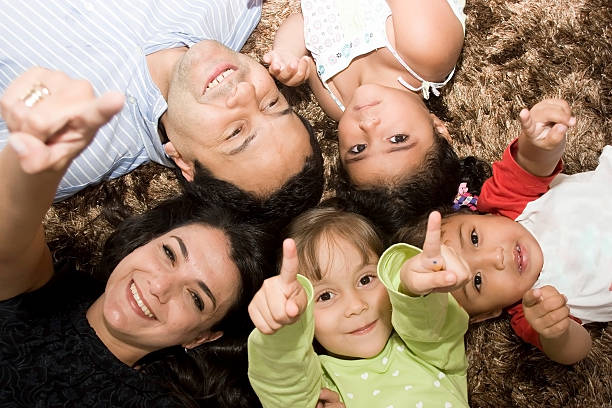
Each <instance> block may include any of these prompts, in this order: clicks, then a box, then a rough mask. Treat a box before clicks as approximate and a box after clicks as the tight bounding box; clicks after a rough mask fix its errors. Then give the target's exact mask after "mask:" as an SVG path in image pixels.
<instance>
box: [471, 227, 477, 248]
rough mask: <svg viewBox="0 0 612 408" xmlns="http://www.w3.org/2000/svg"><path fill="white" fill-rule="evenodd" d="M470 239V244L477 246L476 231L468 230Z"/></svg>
mask: <svg viewBox="0 0 612 408" xmlns="http://www.w3.org/2000/svg"><path fill="white" fill-rule="evenodd" d="M470 241H472V244H473V245H474V246H475V247H478V233H477V232H476V230H472V232H470Z"/></svg>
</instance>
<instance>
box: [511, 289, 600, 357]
mask: <svg viewBox="0 0 612 408" xmlns="http://www.w3.org/2000/svg"><path fill="white" fill-rule="evenodd" d="M566 302H567V300H566V298H565V296H563V295H562V294H560V293H559V292H558V291H557V289H555V288H554V287H552V286H544V287H541V288H537V289H530V290H529V291H527V293H525V295H524V296H523V310H524V312H525V318H526V319H527V321H528V322H529V324H530V325H531V326H532V327H533V328H534V330H535V331H536V332H538V334H539V335H540V343H541V344H542V350H543V351H544V353H545V354H546V355H547V356H548V357H549V358H550V359H551V360H553V361H556V362H557V363H561V364H574V363H577V362H578V361H580V360H582V359H583V358H585V357H586V355H587V354H588V353H589V350H590V349H591V336H590V335H589V333H588V332H587V330H586V329H585V328H584V327H582V325H580V324H578V322H576V321H574V320H572V319H571V318H570V317H569V308H568V307H567V305H566Z"/></svg>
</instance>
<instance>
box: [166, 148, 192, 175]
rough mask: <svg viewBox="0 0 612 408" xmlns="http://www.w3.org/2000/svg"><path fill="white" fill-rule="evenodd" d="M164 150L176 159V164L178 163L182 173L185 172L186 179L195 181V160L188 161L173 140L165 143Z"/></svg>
mask: <svg viewBox="0 0 612 408" xmlns="http://www.w3.org/2000/svg"><path fill="white" fill-rule="evenodd" d="M164 151H165V152H166V154H167V155H168V157H170V158H171V159H172V160H173V161H174V164H176V166H177V167H178V168H179V169H181V173H183V177H185V180H187V181H189V182H191V181H193V177H194V173H195V168H194V165H193V162H188V161H186V160H184V159H183V156H182V155H181V154H180V153H179V151H178V150H176V147H174V144H173V143H172V142H167V143H166V144H165V145H164Z"/></svg>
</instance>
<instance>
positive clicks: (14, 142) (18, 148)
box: [8, 136, 28, 156]
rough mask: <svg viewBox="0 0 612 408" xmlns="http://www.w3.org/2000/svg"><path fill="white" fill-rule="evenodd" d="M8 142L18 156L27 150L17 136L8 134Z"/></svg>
mask: <svg viewBox="0 0 612 408" xmlns="http://www.w3.org/2000/svg"><path fill="white" fill-rule="evenodd" d="M8 142H9V144H10V145H11V146H12V147H13V150H15V152H17V154H18V155H19V156H23V155H24V154H26V153H27V152H28V148H27V147H26V145H25V144H24V143H23V142H22V141H21V140H20V139H19V138H18V137H15V136H9V139H8Z"/></svg>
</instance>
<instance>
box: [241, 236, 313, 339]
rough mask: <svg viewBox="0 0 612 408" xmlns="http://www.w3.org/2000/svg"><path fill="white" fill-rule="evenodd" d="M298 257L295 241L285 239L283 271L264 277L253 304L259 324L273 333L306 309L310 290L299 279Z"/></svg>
mask: <svg viewBox="0 0 612 408" xmlns="http://www.w3.org/2000/svg"><path fill="white" fill-rule="evenodd" d="M297 272H298V258H297V251H296V248H295V242H294V241H293V240H292V239H286V240H285V241H284V242H283V262H282V266H281V270H280V274H279V275H277V276H274V277H272V278H268V279H266V280H265V281H264V283H263V285H262V287H261V288H260V289H259V290H258V291H257V293H256V294H255V296H254V297H253V300H252V301H251V303H250V304H249V315H250V316H251V320H252V321H253V324H254V325H255V327H257V328H258V329H259V331H261V332H262V333H264V334H272V333H274V332H276V331H277V330H278V329H280V328H281V327H283V326H285V325H288V324H291V323H294V322H295V321H297V320H298V318H299V317H300V315H301V314H302V313H303V312H304V310H305V309H306V305H307V302H308V299H307V298H306V291H305V290H304V288H303V287H302V285H301V284H300V283H299V282H298V280H297Z"/></svg>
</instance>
